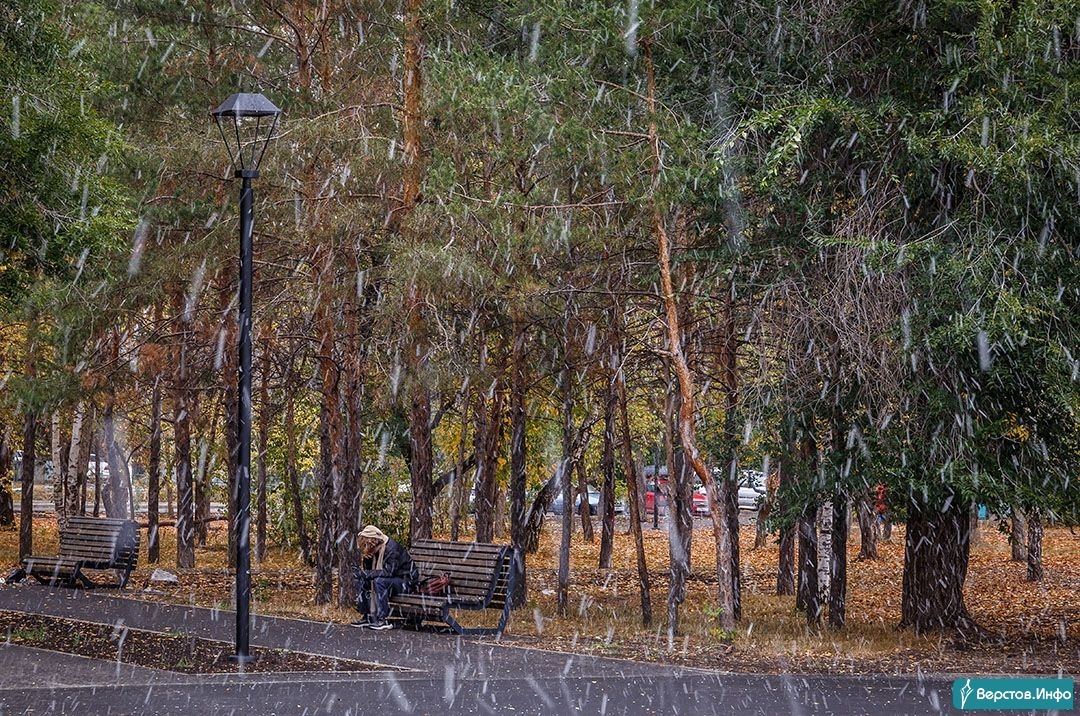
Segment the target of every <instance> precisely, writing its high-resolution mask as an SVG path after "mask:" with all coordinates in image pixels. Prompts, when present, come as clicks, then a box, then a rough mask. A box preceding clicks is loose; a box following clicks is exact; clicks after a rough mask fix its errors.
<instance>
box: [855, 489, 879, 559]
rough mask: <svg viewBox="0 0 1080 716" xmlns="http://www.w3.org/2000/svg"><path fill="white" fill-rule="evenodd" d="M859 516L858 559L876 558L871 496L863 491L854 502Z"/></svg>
mask: <svg viewBox="0 0 1080 716" xmlns="http://www.w3.org/2000/svg"><path fill="white" fill-rule="evenodd" d="M855 505H856V509H857V510H858V517H859V557H858V559H859V560H864V559H877V558H878V551H877V529H876V528H875V527H874V519H875V516H874V501H873V497H872V496H871V495H870V494H869V493H867V492H864V493H862V494H860V495H859V496H858V498H857V499H856V502H855Z"/></svg>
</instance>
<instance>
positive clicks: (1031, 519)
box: [1027, 510, 1043, 582]
mask: <svg viewBox="0 0 1080 716" xmlns="http://www.w3.org/2000/svg"><path fill="white" fill-rule="evenodd" d="M1027 528H1028V541H1027V580H1028V581H1029V582H1038V581H1040V580H1041V579H1042V578H1043V563H1042V540H1043V523H1042V514H1040V513H1039V511H1038V510H1032V511H1031V512H1030V513H1029V514H1028V516H1027Z"/></svg>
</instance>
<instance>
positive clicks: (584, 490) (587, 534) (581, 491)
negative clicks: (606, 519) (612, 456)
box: [574, 460, 596, 544]
mask: <svg viewBox="0 0 1080 716" xmlns="http://www.w3.org/2000/svg"><path fill="white" fill-rule="evenodd" d="M574 468H575V470H576V471H577V477H578V479H577V494H578V497H576V498H575V500H577V501H578V505H577V508H578V517H579V518H580V519H581V539H582V540H583V541H585V542H587V543H588V544H592V543H593V542H594V541H595V539H596V536H595V535H594V533H593V523H592V515H590V514H589V509H590V508H589V480H588V478H587V477H586V476H585V461H584V460H578V461H577V462H576V463H575V465H574Z"/></svg>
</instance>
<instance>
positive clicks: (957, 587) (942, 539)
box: [900, 495, 978, 634]
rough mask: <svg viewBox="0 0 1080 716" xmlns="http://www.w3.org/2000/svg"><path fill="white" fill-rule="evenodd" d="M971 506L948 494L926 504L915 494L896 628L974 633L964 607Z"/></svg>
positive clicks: (910, 516)
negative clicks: (954, 630) (899, 615)
mask: <svg viewBox="0 0 1080 716" xmlns="http://www.w3.org/2000/svg"><path fill="white" fill-rule="evenodd" d="M969 510H970V505H969V504H967V503H965V502H963V501H962V500H959V499H957V496H956V495H949V496H948V497H947V498H945V499H944V500H941V501H937V502H932V503H926V502H923V501H922V499H921V497H920V496H919V495H913V499H912V500H911V501H910V503H909V507H908V521H907V534H906V536H905V541H904V579H903V594H902V596H901V608H900V614H901V618H900V627H901V628H907V627H912V628H914V630H915V633H916V634H922V633H924V632H929V631H933V630H936V629H956V630H959V631H961V632H966V631H969V630H978V626H977V625H976V624H975V622H974V621H973V620H972V618H971V616H970V615H969V614H968V611H967V607H966V606H965V605H964V580H965V578H966V577H967V566H968V554H969V551H970V545H971V542H970V537H971V520H970V517H969Z"/></svg>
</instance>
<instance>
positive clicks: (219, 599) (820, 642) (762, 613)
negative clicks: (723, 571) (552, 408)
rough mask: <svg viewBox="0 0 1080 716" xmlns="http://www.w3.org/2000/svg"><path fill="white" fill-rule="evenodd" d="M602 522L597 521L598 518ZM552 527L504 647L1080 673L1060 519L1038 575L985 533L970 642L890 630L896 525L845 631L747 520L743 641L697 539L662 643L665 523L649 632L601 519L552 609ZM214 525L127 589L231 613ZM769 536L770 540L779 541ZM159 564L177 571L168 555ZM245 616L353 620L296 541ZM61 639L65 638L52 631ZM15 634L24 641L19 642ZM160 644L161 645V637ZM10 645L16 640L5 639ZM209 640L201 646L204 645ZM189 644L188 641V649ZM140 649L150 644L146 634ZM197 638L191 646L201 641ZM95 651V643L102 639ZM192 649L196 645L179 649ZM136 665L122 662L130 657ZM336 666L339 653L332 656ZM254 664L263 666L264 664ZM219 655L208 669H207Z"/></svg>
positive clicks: (175, 656)
mask: <svg viewBox="0 0 1080 716" xmlns="http://www.w3.org/2000/svg"><path fill="white" fill-rule="evenodd" d="M597 527H599V525H597ZM557 529H558V527H557V525H556V524H554V523H549V524H548V525H547V526H546V534H545V538H544V540H543V542H542V545H541V549H540V551H539V553H538V554H536V555H532V556H530V557H529V560H528V571H529V602H528V605H527V606H526V607H525V608H523V609H521V610H518V611H516V612H515V613H514V615H513V617H512V619H511V623H510V626H509V628H508V629H507V631H506V633H505V635H504V642H505V643H508V644H510V645H515V646H522V647H528V646H538V647H543V648H546V649H557V650H562V651H572V652H578V653H588V654H596V655H604V656H613V657H620V658H628V659H639V660H648V661H657V662H664V663H673V664H683V665H687V666H699V667H704V668H710V669H718V670H722V671H734V672H756V673H777V672H785V673H837V674H846V673H862V674H913V673H916V672H922V673H924V674H925V673H941V674H997V673H1001V674H1005V673H1018V674H1019V673H1022V674H1029V675H1031V674H1047V675H1050V674H1054V675H1056V674H1058V673H1064V674H1077V673H1080V640H1078V638H1077V636H1076V633H1075V632H1076V629H1077V627H1078V617H1080V589H1078V588H1080V560H1078V559H1077V556H1078V555H1080V535H1077V534H1074V533H1072V532H1071V531H1069V530H1067V529H1060V528H1057V529H1049V530H1047V532H1046V537H1045V541H1044V565H1045V570H1046V576H1045V578H1044V579H1043V580H1042V581H1041V582H1038V583H1031V582H1027V581H1026V579H1025V576H1026V572H1025V566H1024V565H1023V564H1019V563H1016V562H1011V561H1010V560H1009V547H1008V544H1007V542H1006V540H1005V537H1004V536H1003V535H1002V534H1001V533H1000V532H998V531H997V529H996V528H995V527H993V526H990V525H987V524H986V523H984V525H983V526H982V527H981V528H980V530H979V540H978V543H977V544H976V545H975V547H974V548H973V550H972V557H971V565H970V567H969V570H968V580H967V586H966V590H965V598H966V600H967V604H968V607H969V609H970V611H971V613H972V615H973V616H974V617H975V619H976V620H978V621H979V623H980V624H981V625H982V626H983V627H985V628H986V629H987V630H989V631H990V632H992V633H993V634H995V635H997V636H998V638H997V639H994V640H987V641H983V642H979V643H971V642H963V641H960V640H958V639H957V638H956V637H955V636H954V635H953V634H933V635H928V636H921V637H917V636H915V635H913V634H912V633H910V631H903V632H901V631H897V630H896V629H895V625H896V623H897V622H898V621H899V616H900V587H901V566H902V558H903V530H902V528H901V529H898V530H895V531H894V534H893V540H892V542H890V543H884V544H881V545H880V554H881V558H880V559H879V560H877V561H873V562H857V561H855V557H856V555H857V553H858V549H857V544H858V533H857V531H855V533H854V534H853V536H852V541H851V552H850V558H851V561H850V562H849V587H848V609H847V626H846V627H845V628H844V629H843V630H842V631H835V630H831V629H829V628H827V627H822V628H809V627H808V626H807V625H806V622H805V620H804V619H803V618H802V617H801V616H800V615H799V614H798V613H797V612H795V610H794V603H793V598H791V597H777V596H775V595H774V592H775V570H776V561H777V547H776V545H775V543H772V544H770V545H769V546H767V547H765V548H762V549H758V550H751V549H750V546H751V545H752V544H753V531H752V528H744V531H743V534H742V538H741V539H742V545H743V620H742V622H741V623H740V625H739V627H738V628H737V630H736V632H735V634H734V639H733V640H732V641H731V642H730V643H728V642H726V641H725V640H724V639H722V638H721V637H722V636H724V635H722V634H721V632H720V630H719V629H718V626H717V621H716V618H715V606H714V605H715V600H716V595H715V592H716V590H715V584H716V577H715V558H714V550H713V548H712V546H711V544H710V538H711V531H710V530H707V529H703V530H698V531H697V532H696V533H695V535H694V557H693V567H694V573H693V575H692V578H691V580H690V584H689V590H688V596H687V599H686V602H685V603H684V604H683V605H682V607H681V608H680V612H679V619H680V623H679V628H678V630H677V633H676V635H675V636H674V637H671V638H669V636H668V630H667V616H666V614H667V607H666V600H667V575H666V565H667V538H666V534H665V532H664V531H663V529H661V530H655V531H654V530H650V529H646V531H645V538H646V556H647V561H648V564H649V565H650V570H651V571H650V574H651V580H652V595H651V596H652V599H651V602H652V612H653V621H652V626H650V627H643V626H641V613H642V610H641V598H640V595H639V593H638V588H637V577H636V571H635V570H634V569H633V568H632V564H633V562H632V555H633V549H632V543H631V541H630V538H629V536H628V535H626V534H625V529H620V530H619V531H618V534H617V535H616V548H615V555H616V556H615V562H614V569H612V570H601V569H598V568H596V567H595V564H596V563H597V555H598V552H599V529H597V540H596V542H595V543H593V544H588V543H585V542H583V540H582V539H581V532H580V529H578V530H577V531H576V532H575V534H574V546H573V553H574V554H573V557H572V560H571V585H570V592H569V594H570V598H569V607H570V608H569V612H570V613H569V615H568V616H566V617H559V616H557V615H556V600H555V587H556V574H557V572H556V567H557V557H556V554H557V545H558V534H557ZM164 532H165V535H164V539H165V543H164V545H163V549H162V554H163V555H169V556H171V555H173V554H174V550H175V547H174V544H173V543H172V541H171V540H172V532H171V530H164ZM17 539H18V538H17V534H16V533H15V532H14V531H13V530H9V531H0V565H2V564H11V565H14V564H15V563H16V561H17V559H16V557H15V555H16V554H17ZM223 542H224V535H223V531H222V530H221V529H219V530H218V531H217V532H215V533H213V534H212V536H211V541H210V546H208V547H207V548H205V549H200V550H199V551H198V555H197V560H198V562H199V563H200V564H201V565H204V566H202V567H201V568H199V569H195V570H183V571H180V572H179V576H180V586H179V587H168V588H165V587H161V586H158V585H152V586H151V585H149V584H148V580H149V577H150V574H151V572H152V571H153V568H152V567H149V566H146V565H145V546H144V548H143V550H144V552H143V555H142V561H141V564H143V565H144V566H143V567H142V568H140V569H139V570H137V571H136V572H135V574H134V575H133V576H132V580H131V584H130V586H129V587H128V589H127V590H125V594H126V595H128V596H131V597H133V598H139V599H148V600H161V601H168V602H174V603H181V604H197V605H201V606H208V607H215V606H217V607H225V608H229V606H230V602H231V590H232V584H233V580H232V576H231V573H229V572H228V571H227V570H226V569H224V567H223V565H224V564H225V562H226V553H225V548H224V546H223ZM773 542H774V541H773ZM55 549H56V532H55V523H54V522H52V520H50V519H48V518H40V517H39V518H38V519H36V520H35V549H34V551H35V552H36V553H40V554H48V553H50V551H51V550H53V551H54V550H55ZM163 567H164V568H166V569H169V570H170V571H173V572H176V571H177V570H175V569H174V568H173V567H172V566H171V565H170V564H168V563H166V564H164V565H163ZM252 585H253V600H254V601H253V606H252V611H253V612H255V613H264V614H280V615H293V616H303V617H306V618H317V619H329V620H334V621H339V622H343V623H344V622H347V621H350V620H351V619H353V618H354V617H355V613H354V612H353V611H352V610H350V609H347V608H338V607H333V606H317V605H315V604H314V590H313V588H312V586H311V585H312V570H311V569H309V568H306V567H304V566H303V565H302V564H300V563H299V560H298V559H297V557H296V555H295V554H294V553H293V551H292V550H283V549H277V548H272V549H271V550H270V553H269V554H268V557H267V559H266V561H265V562H264V563H263V564H262V566H256V567H255V568H254V569H253V576H252ZM0 620H2V621H3V623H4V625H5V627H6V628H7V630H8V631H9V633H10V634H13V635H16V634H18V635H23V634H34V633H40V632H41V630H42V629H43V628H44V629H50V630H51V631H49V632H48V633H49V634H50V636H49V637H48V638H47V641H46V643H48V644H49V648H60V649H61V650H64V651H67V650H73V649H74V648H75V647H76V646H78V645H77V644H73V642H75V641H81V640H82V639H81V637H80V638H79V639H76V638H75V636H73V635H74V634H76V633H77V634H79V635H81V634H82V633H83V632H84V631H85V627H86V625H79V627H78V629H75V628H74V627H73V625H72V624H70V623H63V622H62V621H57V623H55V624H51V625H50V624H45V625H43V624H42V623H41V621H35V620H40V618H38V617H33V618H31V617H27V616H20V615H14V614H11V613H0ZM105 631H107V632H110V634H109V635H108V638H105V639H104V640H98V641H91V640H86V641H87V642H88V643H94V644H100V647H83V648H85V649H88V651H80V652H78V653H84V654H86V655H89V656H96V655H103V656H104V658H109V659H116V658H117V644H116V641H117V637H116V636H115V635H112V634H111V631H112V628H111V627H107V628H105ZM64 634H67V635H68V636H66V637H63V638H61V637H60V636H56V635H64ZM144 634H145V633H139V634H136V632H135V631H134V630H130V631H129V633H128V635H127V637H126V638H125V642H124V643H125V645H126V648H125V650H126V651H128V652H129V654H130V658H131V663H136V664H138V663H141V662H140V660H139V654H140V653H146V654H149V655H153V659H152V661H151V663H150V664H149V665H159V664H161V663H162V661H161V658H160V654H161V653H166V652H164V651H162V650H163V649H170V650H171V651H168V652H167V653H169V654H170V656H169V660H170V661H172V663H173V664H175V665H176V666H174V667H172V668H175V669H176V670H201V671H217V670H223V671H232V670H235V669H236V667H235V665H233V664H230V663H228V662H223V660H222V658H221V656H222V653H225V654H228V653H229V647H230V645H228V644H224V643H220V642H207V643H206V644H205V645H204V644H196V645H195V647H191V648H190V649H189V648H188V646H186V645H185V644H181V643H178V642H183V641H184V639H182V638H180V637H176V636H169V635H165V636H161V637H154V636H153V635H145V636H144ZM20 638H22V637H21V636H20ZM133 638H136V639H143V638H145V639H147V640H148V641H147V642H146V643H147V644H148V645H149V646H146V647H145V648H144V647H132V646H130V644H133V643H135V642H129V641H128V640H130V639H133ZM154 639H159V640H162V641H160V642H155V641H154ZM12 640H13V641H15V640H16V639H15V638H14V637H13V639H12ZM202 641H204V640H194V642H202ZM194 642H193V640H191V639H190V638H187V639H186V643H187V644H188V645H190V644H192V643H194ZM139 643H142V642H139ZM196 647H197V648H196ZM97 648H100V651H95V649H97ZM185 649H188V650H187V651H185ZM308 658H309V657H307V656H305V655H298V654H291V655H290V654H279V655H277V656H275V657H273V659H269V658H268V659H265V661H264V659H263V658H260V662H261V665H260V667H259V668H260V670H264V669H265V670H311V669H314V668H319V669H327V668H330V669H338V670H356V669H362V668H364V666H363V665H361V664H356V663H351V664H342V663H340V662H339V663H338V664H337V665H334V664H323V663H320V664H318V665H316V664H315V663H314V662H310V661H305V659H308ZM127 660H128V659H126V658H125V661H127ZM325 661H327V662H332V661H334V660H325ZM257 663H259V662H257ZM208 665H211V666H208Z"/></svg>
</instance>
